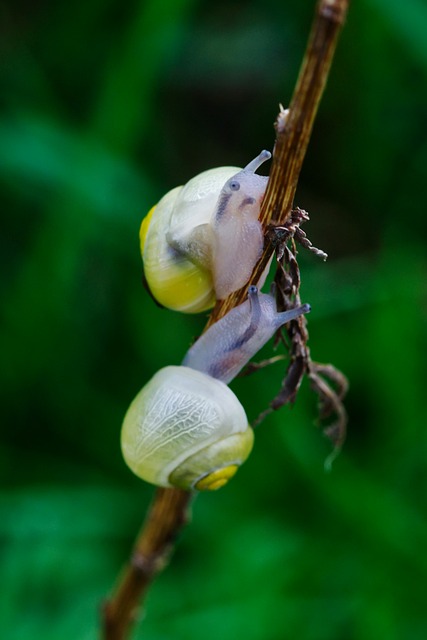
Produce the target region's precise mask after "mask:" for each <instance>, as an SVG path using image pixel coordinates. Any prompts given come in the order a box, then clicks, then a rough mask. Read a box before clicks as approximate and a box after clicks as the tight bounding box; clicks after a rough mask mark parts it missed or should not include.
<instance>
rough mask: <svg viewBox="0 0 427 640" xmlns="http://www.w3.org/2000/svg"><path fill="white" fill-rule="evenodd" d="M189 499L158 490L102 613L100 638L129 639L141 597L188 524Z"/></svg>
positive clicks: (177, 491) (178, 491) (184, 494)
mask: <svg viewBox="0 0 427 640" xmlns="http://www.w3.org/2000/svg"><path fill="white" fill-rule="evenodd" d="M191 497H192V494H191V493H190V492H188V491H182V490H181V489H157V491H156V493H155V495H154V500H153V503H152V505H151V507H150V509H149V511H148V514H147V518H146V520H145V522H144V524H143V526H142V529H141V532H140V534H139V535H138V537H137V539H136V542H135V546H134V548H133V552H132V555H131V558H130V561H129V564H128V565H127V566H126V567H125V568H124V570H123V572H122V574H121V575H120V576H119V578H118V580H117V583H116V585H115V588H114V592H113V595H112V597H111V598H110V599H109V600H108V601H107V602H106V603H105V605H104V607H103V609H102V617H103V620H102V621H103V635H102V637H103V638H105V639H106V640H122V639H123V638H126V637H128V634H129V631H130V628H131V625H132V623H133V622H134V621H135V619H136V618H137V614H138V606H139V603H140V600H141V598H142V596H143V594H145V592H146V591H147V589H148V587H149V586H150V584H151V582H152V580H153V578H154V576H155V575H156V574H157V573H158V572H159V571H161V570H162V569H163V568H164V567H165V566H166V564H167V562H168V559H169V555H170V553H171V552H172V550H173V544H174V541H175V538H176V537H177V535H178V533H179V531H180V530H181V528H182V527H183V526H184V525H185V523H186V522H187V512H188V507H189V503H190V500H191Z"/></svg>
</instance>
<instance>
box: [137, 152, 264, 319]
mask: <svg viewBox="0 0 427 640" xmlns="http://www.w3.org/2000/svg"><path fill="white" fill-rule="evenodd" d="M270 157H271V154H270V152H269V151H262V152H261V153H260V154H259V156H257V157H256V158H255V159H254V160H252V162H250V163H249V164H248V165H247V166H246V167H245V168H244V169H239V168H238V167H218V168H216V169H210V170H208V171H204V172H203V173H200V174H199V175H197V176H195V177H194V178H192V179H191V180H190V181H189V182H187V184H185V185H184V186H182V187H176V188H175V189H172V191H169V193H167V194H166V195H165V196H164V197H163V198H162V199H161V200H160V201H159V203H158V204H157V205H156V206H155V207H153V208H152V209H151V210H150V212H149V213H148V215H147V216H146V217H145V218H144V220H143V222H142V225H141V230H140V242H141V253H142V257H143V262H144V274H145V279H146V281H147V284H148V287H149V289H150V291H151V293H152V295H153V297H154V298H155V299H156V300H157V301H158V302H159V303H160V304H161V305H163V306H165V307H168V308H170V309H174V310H177V311H183V312H186V313H197V312H200V311H204V310H206V309H209V308H210V307H212V306H213V304H214V303H215V300H216V299H219V300H221V299H223V298H226V297H227V296H228V295H229V294H230V293H232V292H233V291H236V290H237V289H240V287H243V286H244V285H245V284H246V283H247V282H248V280H249V277H250V275H251V273H252V269H253V266H254V264H255V263H256V261H257V259H258V258H259V256H260V254H261V251H262V247H263V234H262V228H261V224H260V222H259V221H258V216H259V211H260V206H261V201H262V198H263V196H264V192H265V189H266V186H267V182H268V178H267V177H266V176H259V175H257V174H256V173H255V171H256V170H257V169H258V167H259V166H260V165H261V164H262V163H263V162H265V161H266V160H268V159H269V158H270ZM258 284H259V285H260V286H262V282H260V283H258Z"/></svg>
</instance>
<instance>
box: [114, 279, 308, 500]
mask: <svg viewBox="0 0 427 640" xmlns="http://www.w3.org/2000/svg"><path fill="white" fill-rule="evenodd" d="M308 311H310V307H309V305H307V304H306V305H302V306H300V307H296V308H294V309H291V310H289V311H286V312H278V311H277V307H276V302H275V299H274V297H273V295H272V294H263V293H258V290H257V288H256V287H254V286H251V287H249V293H248V300H247V301H245V302H244V303H243V304H241V305H239V306H238V307H236V308H234V309H232V310H231V311H229V313H228V314H227V315H226V316H224V317H223V318H222V319H221V320H219V321H218V322H217V323H216V324H214V325H213V326H212V327H210V329H208V331H206V333H204V334H203V335H202V336H201V337H200V338H199V340H197V341H196V342H195V343H194V345H193V346H192V347H191V348H190V349H189V351H188V352H187V354H186V356H185V358H184V360H183V363H182V365H181V366H168V367H165V368H163V369H161V370H160V371H158V372H157V373H156V374H155V375H154V376H153V378H151V380H150V381H149V382H148V383H147V384H146V385H145V387H143V389H142V390H141V391H140V392H139V393H138V395H137V396H136V398H135V399H134V400H133V402H132V403H131V405H130V407H129V409H128V411H127V413H126V416H125V418H124V422H123V427H122V434H121V444H122V453H123V457H124V459H125V462H126V463H127V465H128V466H129V467H130V469H131V470H132V471H133V472H134V473H135V474H136V475H137V476H139V477H140V478H142V479H143V480H146V481H147V482H151V483H152V484H155V485H158V486H161V487H171V486H175V487H179V488H181V489H186V490H192V489H197V490H200V491H202V490H214V489H219V488H220V487H222V486H223V485H224V484H226V483H227V482H228V480H229V479H230V478H231V477H232V476H233V475H234V474H235V472H236V471H237V469H238V468H239V466H240V465H241V464H243V462H244V461H245V460H246V458H247V457H248V456H249V454H250V452H251V449H252V445H253V430H252V428H251V427H250V425H249V424H248V419H247V417H246V413H245V410H244V409H243V407H242V405H241V404H240V402H239V400H238V399H237V397H236V395H235V394H234V393H233V392H232V391H231V389H230V388H229V387H228V386H227V383H228V382H230V381H231V380H232V379H233V378H234V377H235V376H236V375H237V374H238V372H239V371H240V370H241V369H242V367H243V366H244V365H245V364H246V363H247V362H248V361H249V359H250V358H251V357H252V356H253V355H255V353H256V352H257V351H258V350H259V349H260V348H261V347H262V346H263V345H264V344H265V343H266V342H267V341H268V340H269V339H270V338H271V337H272V335H273V334H274V332H275V331H276V330H277V329H278V328H279V327H280V326H282V325H283V324H285V323H286V322H289V321H290V320H293V319H295V318H297V317H298V316H300V315H301V314H303V313H307V312H308Z"/></svg>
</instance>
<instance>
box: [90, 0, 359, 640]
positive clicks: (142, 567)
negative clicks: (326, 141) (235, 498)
mask: <svg viewBox="0 0 427 640" xmlns="http://www.w3.org/2000/svg"><path fill="white" fill-rule="evenodd" d="M349 2H350V0H320V2H319V3H318V5H317V9H316V13H315V17H314V22H313V26H312V30H311V33H310V38H309V41H308V45H307V49H306V52H305V55H304V60H303V64H302V67H301V71H300V74H299V78H298V82H297V85H296V88H295V91H294V95H293V97H292V100H291V103H290V107H289V113H288V115H287V116H285V112H284V111H283V110H281V112H280V113H279V116H278V119H277V122H276V131H277V137H276V143H275V148H274V155H273V162H272V166H271V172H270V179H269V183H268V187H267V191H266V194H265V197H264V202H263V206H262V211H261V215H260V219H261V221H262V223H263V224H264V226H266V225H267V224H268V223H269V222H270V220H275V221H276V222H277V223H278V224H283V223H284V222H285V221H286V220H287V219H288V217H289V215H290V212H291V209H292V205H293V199H294V196H295V191H296V187H297V182H298V178H299V174H300V171H301V166H302V163H303V160H304V156H305V153H306V150H307V146H308V141H309V138H310V134H311V130H312V127H313V122H314V118H315V115H316V112H317V107H318V104H319V101H320V98H321V96H322V93H323V89H324V87H325V84H326V80H327V77H328V74H329V69H330V65H331V62H332V57H333V54H334V50H335V46H336V42H337V38H338V35H339V32H340V29H341V26H342V25H343V23H344V20H345V16H346V14H347V10H348V5H349ZM272 252H273V248H272V245H271V244H270V242H269V241H268V240H266V243H265V247H264V252H263V255H262V257H261V259H260V261H259V263H258V264H257V266H256V268H255V269H254V272H253V274H252V277H251V279H250V282H257V281H258V280H259V277H260V275H261V274H262V272H263V271H264V269H265V267H266V265H267V264H268V261H269V259H270V257H271V254H272ZM246 292H247V287H244V288H243V289H241V290H240V291H236V292H235V293H233V294H232V295H231V296H229V298H227V299H226V300H223V301H221V302H218V303H217V305H216V306H215V308H214V310H213V312H212V314H211V317H210V319H209V323H208V326H209V325H210V324H213V323H214V322H216V321H217V320H219V319H220V318H221V317H222V316H224V315H225V314H226V313H227V312H228V311H229V310H230V309H231V308H233V307H235V306H237V305H238V304H240V303H241V302H243V300H244V299H245V297H246ZM190 499H191V494H190V493H188V492H185V491H181V490H178V489H158V490H157V493H156V495H155V498H154V501H153V503H152V505H151V508H150V511H149V513H148V516H147V519H146V522H145V524H144V526H143V527H142V529H141V532H140V534H139V536H138V538H137V541H136V544H135V547H134V552H133V554H132V558H131V560H130V562H129V564H128V565H127V566H126V567H125V569H124V570H123V573H122V575H121V577H120V579H119V580H118V582H117V584H116V587H115V589H114V591H113V594H112V596H111V598H110V599H109V600H108V601H107V602H106V604H105V606H104V607H103V636H102V637H103V638H104V640H124V639H125V638H127V637H128V634H129V632H130V630H131V626H132V623H133V621H134V618H135V613H136V609H137V606H138V603H140V606H142V602H143V598H144V596H145V594H146V592H147V590H148V588H149V586H150V584H151V582H152V580H153V578H154V577H155V575H156V574H157V573H158V572H159V571H160V570H161V569H162V568H163V567H164V566H165V564H166V563H167V560H168V558H169V556H170V553H171V551H172V542H173V540H174V538H175V536H176V534H177V533H178V532H179V530H180V529H181V527H182V526H183V525H184V523H185V521H186V513H187V509H188V506H189V502H190Z"/></svg>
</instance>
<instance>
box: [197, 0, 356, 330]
mask: <svg viewBox="0 0 427 640" xmlns="http://www.w3.org/2000/svg"><path fill="white" fill-rule="evenodd" d="M349 3H350V0H321V1H320V2H319V4H318V5H317V10H316V14H315V17H314V22H313V26H312V29H311V33H310V37H309V40H308V44H307V49H306V51H305V54H304V59H303V63H302V66H301V70H300V73H299V76H298V81H297V85H296V87H295V91H294V94H293V96H292V100H291V103H290V105H289V109H287V110H286V111H285V110H284V109H283V108H281V110H280V113H279V115H278V117H277V120H276V143H275V146H274V152H273V162H272V165H271V170H270V178H269V181H268V186H267V190H266V193H265V196H264V201H263V204H262V208H261V214H260V220H261V222H262V223H263V225H264V227H266V226H267V225H268V224H269V223H270V222H271V221H272V220H274V222H275V223H276V224H279V225H284V224H285V223H286V221H287V220H288V218H289V216H290V214H291V211H292V207H293V201H294V196H295V191H296V188H297V184H298V179H299V175H300V172H301V167H302V163H303V160H304V157H305V153H306V151H307V147H308V142H309V140H310V135H311V131H312V128H313V122H314V118H315V116H316V113H317V108H318V106H319V102H320V99H321V97H322V94H323V90H324V88H325V85H326V81H327V79H328V75H329V70H330V67H331V63H332V58H333V55H334V51H335V48H336V44H337V40H338V35H339V33H340V30H341V27H342V25H343V24H344V21H345V18H346V15H347V11H348V6H349ZM273 250H274V247H273V245H272V244H271V242H269V241H268V240H267V241H266V242H265V246H264V251H263V254H262V256H261V259H260V260H259V262H258V264H257V265H256V266H255V269H254V271H253V273H252V277H251V278H250V281H249V283H252V282H258V280H259V279H260V277H261V275H262V273H263V272H264V270H265V268H266V267H267V265H268V262H269V260H270V258H271V255H272V253H273ZM246 296H247V287H243V288H242V289H240V290H239V291H236V292H234V293H232V294H231V296H229V297H228V298H227V299H226V300H220V301H219V302H217V304H216V306H215V308H214V310H213V312H212V314H211V317H210V318H209V323H208V326H210V325H211V324H214V322H216V321H217V320H219V319H220V318H222V316H224V315H225V314H226V313H228V311H229V310H230V309H232V308H233V307H235V306H237V305H238V304H241V303H242V302H244V300H245V299H246Z"/></svg>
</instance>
